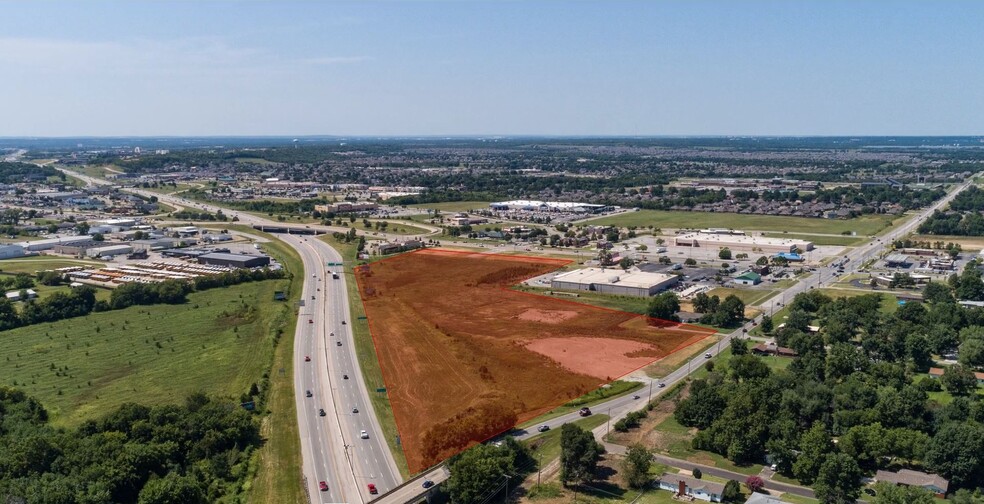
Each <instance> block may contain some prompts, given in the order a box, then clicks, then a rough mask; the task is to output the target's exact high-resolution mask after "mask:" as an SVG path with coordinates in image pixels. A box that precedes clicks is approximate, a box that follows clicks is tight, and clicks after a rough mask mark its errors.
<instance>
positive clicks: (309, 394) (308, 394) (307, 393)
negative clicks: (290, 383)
mask: <svg viewBox="0 0 984 504" xmlns="http://www.w3.org/2000/svg"><path fill="white" fill-rule="evenodd" d="M304 395H306V396H308V397H313V396H314V394H312V393H311V391H310V390H308V391H306V392H304Z"/></svg>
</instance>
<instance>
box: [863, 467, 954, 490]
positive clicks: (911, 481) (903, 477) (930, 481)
mask: <svg viewBox="0 0 984 504" xmlns="http://www.w3.org/2000/svg"><path fill="white" fill-rule="evenodd" d="M875 481H879V482H881V481H884V482H887V483H894V484H896V485H906V486H914V487H920V488H925V489H926V490H929V491H930V492H933V493H934V494H936V496H937V497H943V496H945V495H946V491H947V488H949V486H950V482H949V480H947V479H946V478H944V477H942V476H940V475H938V474H929V473H924V472H921V471H913V470H911V469H901V470H899V472H891V471H878V472H876V473H875Z"/></svg>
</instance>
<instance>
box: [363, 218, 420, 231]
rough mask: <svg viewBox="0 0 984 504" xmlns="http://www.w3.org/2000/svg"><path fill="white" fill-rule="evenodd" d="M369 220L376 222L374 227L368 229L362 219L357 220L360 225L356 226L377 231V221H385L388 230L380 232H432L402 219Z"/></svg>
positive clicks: (364, 229)
mask: <svg viewBox="0 0 984 504" xmlns="http://www.w3.org/2000/svg"><path fill="white" fill-rule="evenodd" d="M369 222H372V223H374V224H373V226H374V227H373V228H372V229H366V227H365V226H363V225H362V221H361V220H360V221H358V222H357V224H358V226H356V229H358V230H359V231H365V232H367V233H371V232H377V229H376V228H375V223H376V222H385V223H386V224H387V225H386V230H385V231H379V232H382V233H387V234H395V235H425V234H428V233H430V231H428V230H427V229H424V228H422V227H418V226H414V225H412V224H407V223H406V222H404V221H400V220H389V219H369Z"/></svg>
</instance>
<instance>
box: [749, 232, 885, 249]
mask: <svg viewBox="0 0 984 504" xmlns="http://www.w3.org/2000/svg"><path fill="white" fill-rule="evenodd" d="M762 236H768V237H771V238H788V239H791V240H794V239H795V240H807V241H811V242H813V244H814V245H837V246H844V247H852V246H855V245H860V244H862V243H864V242H866V241H868V238H867V237H866V236H830V235H823V234H820V235H816V234H796V233H762Z"/></svg>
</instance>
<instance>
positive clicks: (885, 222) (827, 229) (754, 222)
mask: <svg viewBox="0 0 984 504" xmlns="http://www.w3.org/2000/svg"><path fill="white" fill-rule="evenodd" d="M904 218H905V217H900V218H899V219H904ZM722 222H726V223H727V225H728V227H732V228H734V229H742V230H757V231H779V232H781V231H787V230H790V229H795V230H797V231H799V232H801V233H823V234H840V233H841V232H844V231H855V232H857V234H859V235H872V234H875V233H877V232H879V231H881V230H882V229H885V228H887V227H889V226H890V225H891V224H892V222H893V218H892V217H891V216H885V215H866V216H863V217H857V218H854V219H846V220H841V219H814V218H809V217H782V216H776V215H745V214H721V213H709V212H683V211H668V210H640V211H638V212H628V213H623V214H619V215H612V216H608V217H600V218H597V219H591V220H590V221H585V222H582V224H592V225H607V226H621V227H628V226H636V227H646V226H655V227H658V228H664V229H666V228H672V229H678V228H708V227H721V223H722Z"/></svg>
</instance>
